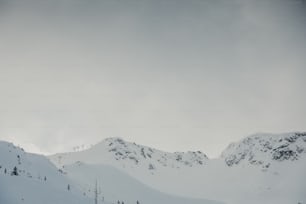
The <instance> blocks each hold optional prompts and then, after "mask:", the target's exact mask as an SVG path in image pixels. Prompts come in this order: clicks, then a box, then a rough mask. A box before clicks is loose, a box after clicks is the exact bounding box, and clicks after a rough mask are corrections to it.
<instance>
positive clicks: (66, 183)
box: [0, 141, 221, 204]
mask: <svg viewBox="0 0 306 204" xmlns="http://www.w3.org/2000/svg"><path fill="white" fill-rule="evenodd" d="M121 142H122V141H121ZM97 157H99V155H97V156H96V158H97ZM129 159H130V158H129ZM96 181H97V182H98V184H99V189H98V202H99V203H105V204H109V203H117V202H119V201H120V203H122V202H123V203H125V204H132V203H137V201H138V202H139V203H147V204H155V203H159V204H185V203H190V204H221V202H215V201H210V200H205V199H191V198H184V197H181V196H173V195H167V194H165V193H162V192H160V191H158V190H154V189H153V188H150V187H148V186H146V185H144V184H143V183H141V182H140V181H138V180H136V179H135V178H132V177H130V176H129V175H127V174H125V173H124V172H122V171H120V170H118V169H116V168H114V167H111V166H105V165H101V164H97V165H93V164H85V163H81V162H76V163H74V164H72V165H68V166H66V167H65V168H63V169H58V168H56V167H55V166H54V165H53V164H52V163H51V162H50V161H49V160H48V159H47V158H46V157H44V156H41V155H36V154H30V153H26V152H24V150H23V149H21V148H19V147H16V146H14V145H13V144H11V143H7V142H0V203H1V204H2V203H3V204H19V203H25V204H41V203H46V204H55V203H56V204H61V203H63V204H77V203H80V204H81V203H82V204H86V203H93V201H94V196H95V182H96Z"/></svg>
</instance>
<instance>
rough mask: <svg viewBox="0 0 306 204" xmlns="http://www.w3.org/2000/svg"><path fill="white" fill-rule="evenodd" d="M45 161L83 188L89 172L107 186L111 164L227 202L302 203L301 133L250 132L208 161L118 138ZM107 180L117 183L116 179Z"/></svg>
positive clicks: (169, 187) (305, 191) (304, 145)
mask: <svg viewBox="0 0 306 204" xmlns="http://www.w3.org/2000/svg"><path fill="white" fill-rule="evenodd" d="M50 159H51V161H52V162H54V163H55V164H56V165H57V166H58V167H59V168H62V169H63V171H66V172H68V176H69V177H70V178H72V179H74V180H76V181H77V182H78V183H79V184H80V185H81V186H83V188H84V189H87V188H89V184H88V181H91V182H93V181H92V180H93V179H94V178H93V175H96V177H98V179H99V181H100V182H101V185H103V180H105V181H104V182H106V185H108V184H109V182H110V180H108V179H109V178H116V176H106V175H109V174H107V173H106V174H105V175H103V173H102V172H112V171H110V170H109V169H110V168H112V167H113V168H117V169H119V170H120V171H123V172H125V173H126V174H128V175H130V176H132V177H134V178H135V179H137V180H139V181H141V182H143V183H145V184H146V185H148V186H150V187H152V188H154V189H158V190H159V191H162V192H166V193H170V194H176V195H180V196H185V197H195V198H205V199H210V200H219V201H223V202H224V203H233V204H239V203H241V204H242V203H243V204H245V203H254V204H255V203H256V204H257V203H267V204H268V203H269V204H273V203H277V204H281V203H284V204H288V203H299V202H300V203H306V183H305V182H304V177H305V175H306V173H305V172H306V133H286V134H256V135H252V136H249V137H247V138H245V139H243V140H242V141H239V142H237V143H233V144H231V145H230V146H229V147H228V148H227V149H226V150H225V151H224V152H223V153H222V156H221V157H220V158H219V159H212V160H209V159H208V158H207V157H206V155H205V154H203V153H201V152H187V153H167V152H162V151H159V150H156V149H152V148H149V147H145V146H140V145H137V144H134V143H130V142H126V141H123V140H122V139H120V138H109V139H106V140H104V141H102V142H101V143H99V144H97V145H95V146H93V147H92V148H90V149H88V150H85V151H81V152H73V153H64V154H56V155H53V156H51V157H50ZM107 166H108V167H107ZM81 172H89V173H86V174H81ZM98 172H99V173H98ZM100 172H101V173H100ZM81 175H82V176H83V178H82V179H81ZM106 177H107V178H106ZM112 181H113V185H115V186H116V185H117V186H119V185H121V184H122V183H121V182H120V179H113V180H112ZM131 188H133V187H132V186H131ZM135 188H136V187H135ZM136 189H137V188H136ZM104 191H105V196H110V195H111V192H108V193H107V189H104ZM112 196H113V197H114V198H116V196H117V195H112ZM126 198H127V199H129V198H128V197H126ZM188 203H189V202H188Z"/></svg>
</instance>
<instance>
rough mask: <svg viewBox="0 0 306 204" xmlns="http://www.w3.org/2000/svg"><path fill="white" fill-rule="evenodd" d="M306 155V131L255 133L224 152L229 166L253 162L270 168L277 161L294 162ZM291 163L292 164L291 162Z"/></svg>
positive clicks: (223, 155) (223, 156) (233, 144)
mask: <svg viewBox="0 0 306 204" xmlns="http://www.w3.org/2000/svg"><path fill="white" fill-rule="evenodd" d="M305 156H306V133H299V132H297V133H287V134H275V135H271V134H255V135H252V136H249V137H247V138H245V139H243V140H242V141H240V142H237V143H232V144H230V145H229V146H228V148H227V149H226V150H225V151H224V152H223V153H222V158H224V160H225V162H226V164H227V165H228V166H233V165H239V164H240V165H241V164H252V165H256V166H260V167H261V168H263V169H265V168H269V167H270V165H271V164H273V163H275V162H278V163H279V162H286V163H287V162H290V161H291V162H292V161H295V160H299V159H301V158H303V157H305ZM289 165H290V164H289Z"/></svg>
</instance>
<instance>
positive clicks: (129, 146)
mask: <svg viewBox="0 0 306 204" xmlns="http://www.w3.org/2000/svg"><path fill="white" fill-rule="evenodd" d="M97 155H99V156H97ZM50 159H51V161H52V162H53V163H54V164H56V165H57V166H58V167H61V166H62V165H67V164H73V163H75V162H76V161H82V162H85V163H88V164H101V163H103V164H110V165H115V166H118V167H122V168H131V169H135V168H136V169H137V168H145V169H147V170H149V171H148V172H151V173H152V174H154V173H155V172H156V171H157V170H158V169H163V168H176V169H180V168H184V167H194V166H195V167H196V166H202V165H205V164H206V163H207V161H208V158H207V156H206V155H205V154H204V153H202V152H200V151H197V152H186V153H184V152H175V153H168V152H162V151H159V150H156V149H153V148H150V147H146V146H141V145H137V144H135V143H130V142H126V141H124V140H122V139H120V138H108V139H105V140H103V141H102V142H100V143H99V144H97V145H95V146H93V147H92V148H90V149H88V150H85V151H80V152H73V153H64V154H56V155H53V156H51V157H50Z"/></svg>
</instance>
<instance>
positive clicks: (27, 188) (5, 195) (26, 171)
mask: <svg viewBox="0 0 306 204" xmlns="http://www.w3.org/2000/svg"><path fill="white" fill-rule="evenodd" d="M14 167H16V168H17V169H16V170H17V171H16V173H17V174H18V175H12V172H13V170H14ZM68 185H69V187H70V190H68ZM0 203H1V204H19V203H24V204H41V203H44V204H55V203H56V204H77V203H80V204H86V203H92V199H90V198H88V197H87V196H84V195H83V193H82V192H81V191H80V190H79V187H78V186H77V185H75V183H74V182H73V181H71V180H70V179H69V178H67V176H65V175H64V174H63V173H61V172H59V171H58V169H57V168H56V167H55V166H54V165H53V164H52V163H51V162H50V161H49V160H48V159H47V158H46V157H44V156H40V155H36V154H29V153H26V152H24V151H23V150H22V149H21V148H19V147H16V146H14V145H13V144H11V143H7V142H0Z"/></svg>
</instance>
